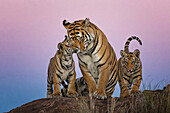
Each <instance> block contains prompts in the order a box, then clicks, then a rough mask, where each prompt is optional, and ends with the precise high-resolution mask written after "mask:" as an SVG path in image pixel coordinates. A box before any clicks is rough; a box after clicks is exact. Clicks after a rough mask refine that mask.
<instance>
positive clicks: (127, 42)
mask: <svg viewBox="0 0 170 113" xmlns="http://www.w3.org/2000/svg"><path fill="white" fill-rule="evenodd" d="M134 39H136V40H137V41H138V42H139V44H140V45H142V41H141V40H140V39H139V38H138V37H136V36H131V37H129V38H128V40H127V41H126V43H125V47H124V50H125V52H126V53H128V52H129V44H130V42H131V40H134Z"/></svg>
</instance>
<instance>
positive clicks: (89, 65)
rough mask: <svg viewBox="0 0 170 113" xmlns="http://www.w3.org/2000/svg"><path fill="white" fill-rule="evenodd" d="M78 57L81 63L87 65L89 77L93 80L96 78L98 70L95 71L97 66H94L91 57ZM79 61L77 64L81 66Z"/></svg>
mask: <svg viewBox="0 0 170 113" xmlns="http://www.w3.org/2000/svg"><path fill="white" fill-rule="evenodd" d="M78 56H79V59H81V61H83V62H84V63H86V64H87V69H88V71H89V72H90V73H91V75H92V76H93V77H94V78H98V76H99V70H98V69H97V66H96V65H95V64H94V62H93V59H92V57H91V56H89V55H79V54H78ZM81 61H80V62H79V63H81V65H84V64H83V63H82V62H81Z"/></svg>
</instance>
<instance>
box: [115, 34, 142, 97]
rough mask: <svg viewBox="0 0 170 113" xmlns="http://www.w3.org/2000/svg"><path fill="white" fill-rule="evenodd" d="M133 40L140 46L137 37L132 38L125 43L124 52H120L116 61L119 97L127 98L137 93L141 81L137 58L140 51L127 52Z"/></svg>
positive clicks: (139, 61) (139, 62) (139, 64)
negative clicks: (119, 56)
mask: <svg viewBox="0 0 170 113" xmlns="http://www.w3.org/2000/svg"><path fill="white" fill-rule="evenodd" d="M134 39H135V40H137V41H138V42H139V44H140V45H142V42H141V40H140V39H139V38H138V37H136V36H132V37H130V38H129V39H128V40H127V42H126V43H125V47H124V51H123V50H121V51H120V55H121V58H120V59H119V61H118V75H119V80H118V81H119V85H120V90H121V93H120V97H126V96H129V94H130V93H131V94H133V93H137V92H139V86H140V83H141V80H142V63H141V60H140V57H139V55H140V51H139V50H138V49H136V50H135V51H134V52H129V44H130V41H131V40H134ZM132 84H133V85H132ZM131 87H132V88H131Z"/></svg>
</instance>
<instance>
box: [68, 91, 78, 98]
mask: <svg viewBox="0 0 170 113" xmlns="http://www.w3.org/2000/svg"><path fill="white" fill-rule="evenodd" d="M67 96H68V97H76V96H78V93H77V92H76V91H72V92H68V93H67Z"/></svg>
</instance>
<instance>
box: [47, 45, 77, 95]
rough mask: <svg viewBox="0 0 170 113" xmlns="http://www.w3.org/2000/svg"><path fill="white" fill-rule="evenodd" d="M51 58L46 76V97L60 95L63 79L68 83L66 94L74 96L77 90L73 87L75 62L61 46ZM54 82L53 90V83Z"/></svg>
mask: <svg viewBox="0 0 170 113" xmlns="http://www.w3.org/2000/svg"><path fill="white" fill-rule="evenodd" d="M60 44H61V43H59V44H58V48H59V50H58V51H57V53H56V54H55V56H54V57H52V58H51V60H50V63H49V66H48V78H47V98H52V97H56V96H62V92H61V88H60V85H61V84H62V85H63V86H66V85H65V84H64V80H65V81H66V82H67V83H68V88H67V89H68V91H67V94H66V95H67V96H76V95H77V92H76V91H75V90H76V87H75V82H76V72H75V62H74V60H73V58H72V54H67V52H66V51H64V50H63V48H60ZM53 84H54V91H53V86H52V85H53Z"/></svg>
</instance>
